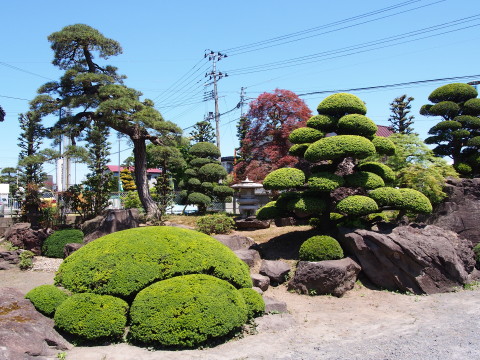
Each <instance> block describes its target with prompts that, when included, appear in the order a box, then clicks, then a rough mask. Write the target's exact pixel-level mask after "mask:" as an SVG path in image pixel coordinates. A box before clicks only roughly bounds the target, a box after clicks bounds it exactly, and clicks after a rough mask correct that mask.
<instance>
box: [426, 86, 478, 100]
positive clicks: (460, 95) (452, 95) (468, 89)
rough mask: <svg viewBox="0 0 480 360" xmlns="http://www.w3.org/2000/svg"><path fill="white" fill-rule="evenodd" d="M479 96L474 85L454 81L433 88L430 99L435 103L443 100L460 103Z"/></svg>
mask: <svg viewBox="0 0 480 360" xmlns="http://www.w3.org/2000/svg"><path fill="white" fill-rule="evenodd" d="M477 96H478V93H477V90H475V88H474V87H473V86H471V85H468V84H463V83H453V84H447V85H444V86H440V87H439V88H437V89H435V90H433V92H432V93H431V94H430V96H429V97H428V100H430V101H431V102H432V103H435V104H436V103H439V102H441V101H453V102H456V103H460V102H465V101H467V100H470V99H473V98H476V97H477Z"/></svg>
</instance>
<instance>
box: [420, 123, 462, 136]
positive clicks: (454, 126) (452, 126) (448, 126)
mask: <svg viewBox="0 0 480 360" xmlns="http://www.w3.org/2000/svg"><path fill="white" fill-rule="evenodd" d="M461 127H462V124H461V123H459V122H458V121H453V120H446V121H440V122H439V123H438V124H436V125H434V126H432V128H431V129H430V130H429V131H428V133H429V134H434V133H435V132H437V131H444V130H458V129H460V128H461Z"/></svg>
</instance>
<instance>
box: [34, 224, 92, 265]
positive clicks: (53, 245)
mask: <svg viewBox="0 0 480 360" xmlns="http://www.w3.org/2000/svg"><path fill="white" fill-rule="evenodd" d="M82 242H83V232H82V231H81V230H78V229H65V230H57V231H55V232H54V233H53V234H52V235H50V236H49V237H48V238H46V239H45V241H44V242H43V245H42V255H43V256H47V257H51V258H59V259H63V257H64V256H65V255H64V253H63V248H64V247H65V245H67V244H70V243H79V244H80V243H82Z"/></svg>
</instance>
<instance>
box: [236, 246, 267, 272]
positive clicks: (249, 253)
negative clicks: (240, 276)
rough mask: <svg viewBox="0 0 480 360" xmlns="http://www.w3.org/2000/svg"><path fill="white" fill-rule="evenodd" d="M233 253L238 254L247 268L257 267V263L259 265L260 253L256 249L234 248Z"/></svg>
mask: <svg viewBox="0 0 480 360" xmlns="http://www.w3.org/2000/svg"><path fill="white" fill-rule="evenodd" d="M234 253H235V255H237V256H238V258H239V259H240V260H242V261H243V262H245V263H246V264H247V265H248V267H249V268H255V267H257V265H259V264H260V261H261V260H262V259H260V254H259V253H258V251H257V250H249V249H244V250H235V251H234Z"/></svg>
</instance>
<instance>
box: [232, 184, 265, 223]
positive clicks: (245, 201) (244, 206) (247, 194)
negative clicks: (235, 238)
mask: <svg viewBox="0 0 480 360" xmlns="http://www.w3.org/2000/svg"><path fill="white" fill-rule="evenodd" d="M231 187H232V188H233V189H234V190H235V191H238V195H237V203H238V205H239V206H238V211H239V212H240V215H241V216H242V217H243V218H246V217H249V216H252V215H255V212H256V211H257V210H258V208H259V206H258V204H259V202H260V200H259V199H257V197H256V196H255V189H259V188H262V187H263V185H262V184H259V183H255V182H253V181H251V180H249V179H248V177H247V178H246V179H245V180H243V181H242V182H240V183H238V184H235V185H232V186H231Z"/></svg>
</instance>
